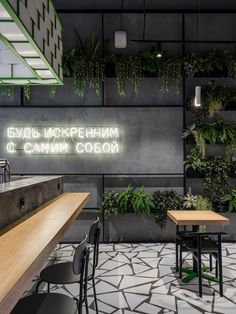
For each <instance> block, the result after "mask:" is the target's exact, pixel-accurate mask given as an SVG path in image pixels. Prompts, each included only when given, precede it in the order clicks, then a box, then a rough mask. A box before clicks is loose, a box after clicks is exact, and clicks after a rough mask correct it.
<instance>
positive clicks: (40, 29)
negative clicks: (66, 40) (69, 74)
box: [0, 0, 63, 85]
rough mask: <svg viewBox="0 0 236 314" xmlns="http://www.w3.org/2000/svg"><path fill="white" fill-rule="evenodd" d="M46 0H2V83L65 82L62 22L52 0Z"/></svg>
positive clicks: (0, 6)
mask: <svg viewBox="0 0 236 314" xmlns="http://www.w3.org/2000/svg"><path fill="white" fill-rule="evenodd" d="M15 2H17V3H18V4H17V9H16V4H14V3H15ZM46 2H47V5H46V6H45V0H37V1H30V5H29V1H12V0H1V3H0V85H4V84H7V85H8V84H12V85H18V84H19V85H25V84H34V85H36V84H37V83H38V84H40V85H42V84H43V85H50V84H51V85H62V84H63V76H62V44H61V37H62V36H61V35H62V34H61V33H62V25H61V23H60V20H59V18H58V16H57V13H56V11H55V8H54V6H53V3H52V1H50V0H47V1H46ZM36 17H37V19H36ZM35 20H37V27H33V28H32V21H35ZM45 29H49V30H50V29H53V31H50V32H45ZM20 82H21V83H20Z"/></svg>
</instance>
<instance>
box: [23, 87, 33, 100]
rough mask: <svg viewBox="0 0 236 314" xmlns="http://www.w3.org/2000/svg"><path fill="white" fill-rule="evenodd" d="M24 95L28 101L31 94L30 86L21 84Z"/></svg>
mask: <svg viewBox="0 0 236 314" xmlns="http://www.w3.org/2000/svg"><path fill="white" fill-rule="evenodd" d="M23 92H24V97H25V98H26V99H27V100H28V101H29V100H30V96H31V86H29V85H25V86H23Z"/></svg>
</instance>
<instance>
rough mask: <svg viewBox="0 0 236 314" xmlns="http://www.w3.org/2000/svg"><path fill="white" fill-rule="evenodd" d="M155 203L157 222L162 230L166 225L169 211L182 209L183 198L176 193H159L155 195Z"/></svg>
mask: <svg viewBox="0 0 236 314" xmlns="http://www.w3.org/2000/svg"><path fill="white" fill-rule="evenodd" d="M153 202H154V205H155V207H154V215H155V221H156V223H157V224H158V225H159V226H160V227H161V228H163V227H164V226H165V224H166V220H167V211H168V210H173V209H180V208H181V207H182V198H181V196H180V195H178V194H177V193H176V192H175V191H163V192H162V191H157V192H155V193H154V194H153Z"/></svg>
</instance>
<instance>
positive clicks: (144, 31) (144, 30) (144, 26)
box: [143, 0, 146, 40]
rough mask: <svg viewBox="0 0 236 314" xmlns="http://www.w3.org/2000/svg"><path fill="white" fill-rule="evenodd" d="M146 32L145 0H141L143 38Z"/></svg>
mask: <svg viewBox="0 0 236 314" xmlns="http://www.w3.org/2000/svg"><path fill="white" fill-rule="evenodd" d="M145 33H146V0H143V40H144V39H145Z"/></svg>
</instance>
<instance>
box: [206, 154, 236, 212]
mask: <svg viewBox="0 0 236 314" xmlns="http://www.w3.org/2000/svg"><path fill="white" fill-rule="evenodd" d="M230 172H231V165H230V162H228V161H227V160H225V159H224V158H222V157H213V158H210V159H208V162H207V165H206V167H205V170H204V177H205V178H204V190H205V193H206V195H207V196H208V198H209V199H210V200H211V202H213V203H214V204H215V206H216V207H217V208H218V209H220V208H221V202H222V198H223V197H224V195H225V194H227V193H228V192H229V174H230Z"/></svg>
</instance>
